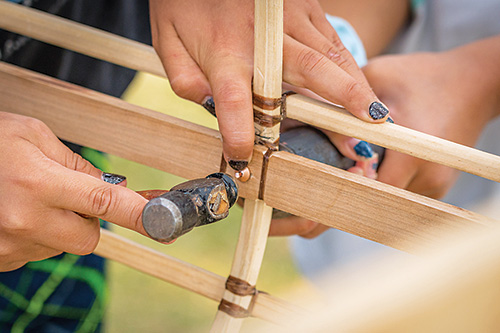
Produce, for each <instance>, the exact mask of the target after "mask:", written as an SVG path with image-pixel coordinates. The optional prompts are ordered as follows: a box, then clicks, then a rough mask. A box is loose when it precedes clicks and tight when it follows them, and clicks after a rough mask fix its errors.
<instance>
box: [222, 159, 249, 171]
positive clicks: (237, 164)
mask: <svg viewBox="0 0 500 333" xmlns="http://www.w3.org/2000/svg"><path fill="white" fill-rule="evenodd" d="M227 163H228V164H229V166H230V167H231V168H233V169H234V170H236V171H242V170H243V169H245V168H246V167H247V166H248V162H247V161H233V160H231V161H229V162H227Z"/></svg>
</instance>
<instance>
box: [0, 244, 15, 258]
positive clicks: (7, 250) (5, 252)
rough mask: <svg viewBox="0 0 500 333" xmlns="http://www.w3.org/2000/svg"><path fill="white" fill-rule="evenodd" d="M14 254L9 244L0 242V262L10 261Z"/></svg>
mask: <svg viewBox="0 0 500 333" xmlns="http://www.w3.org/2000/svg"><path fill="white" fill-rule="evenodd" d="M15 252H16V251H15V249H14V248H13V246H12V243H11V242H5V241H3V242H0V262H6V261H9V260H11V259H12V255H13V254H14V253H15Z"/></svg>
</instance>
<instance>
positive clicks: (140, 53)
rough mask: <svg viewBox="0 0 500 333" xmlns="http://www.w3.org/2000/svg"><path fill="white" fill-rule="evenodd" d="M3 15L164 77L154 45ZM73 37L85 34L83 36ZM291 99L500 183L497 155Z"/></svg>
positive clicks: (40, 34)
mask: <svg viewBox="0 0 500 333" xmlns="http://www.w3.org/2000/svg"><path fill="white" fill-rule="evenodd" d="M0 13H1V15H0V28H3V29H6V30H10V31H14V32H17V33H20V34H23V35H26V36H30V37H32V38H36V39H39V40H42V41H44V42H47V43H51V44H54V45H58V46H60V47H63V48H67V49H70V50H73V51H76V52H80V53H82V54H86V55H89V56H92V57H96V58H99V59H102V60H106V61H109V62H112V63H116V64H119V65H122V66H126V67H129V68H132V69H136V70H140V71H145V72H149V73H153V74H156V75H160V76H165V71H164V70H163V66H162V64H161V61H160V59H159V58H158V56H157V55H156V53H155V51H154V49H153V48H152V47H151V46H148V45H144V44H141V43H137V42H133V41H130V40H128V39H126V38H122V37H118V36H115V35H112V34H109V33H107V32H104V31H101V30H98V29H94V28H88V27H87V26H85V25H82V24H79V23H75V22H71V21H68V20H65V19H62V18H60V17H57V16H55V15H50V14H46V13H43V12H40V11H37V10H34V9H31V8H28V7H25V6H20V5H17V4H13V3H10V2H9V1H0ZM54 31H56V32H57V33H54ZM69 32H71V33H69ZM87 35H89V36H87ZM74 36H82V37H79V38H80V39H78V38H75V37H74ZM287 100H288V107H287V108H288V116H289V117H290V118H293V119H297V120H300V121H303V122H306V123H308V124H311V125H314V126H317V127H320V128H325V129H329V130H332V131H336V132H338V133H342V134H345V135H349V136H353V137H357V138H359V139H362V140H366V141H369V142H372V143H375V144H378V145H381V146H384V147H386V148H389V149H394V150H397V151H400V152H403V153H407V154H410V155H412V156H415V157H418V158H421V159H424V160H429V161H432V162H436V163H440V164H443V165H447V166H450V167H452V168H456V169H458V170H462V171H465V172H468V173H471V174H474V175H477V176H480V177H484V178H487V179H491V180H494V181H497V182H498V181H500V157H498V156H495V155H492V154H488V153H485V152H482V151H479V150H475V149H472V148H469V147H465V146H462V145H458V144H455V143H452V142H450V141H447V140H443V139H439V138H436V137H433V136H430V135H426V134H423V133H420V132H417V131H414V130H411V129H408V128H405V127H402V126H398V125H394V124H378V125H372V124H368V123H366V122H363V121H361V120H359V119H357V118H355V117H353V116H350V115H346V112H345V111H344V110H343V109H341V108H338V107H335V106H331V105H327V104H324V103H321V102H318V101H315V100H313V99H310V98H307V97H304V96H300V95H294V96H290V97H288V98H287Z"/></svg>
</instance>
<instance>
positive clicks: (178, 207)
mask: <svg viewBox="0 0 500 333" xmlns="http://www.w3.org/2000/svg"><path fill="white" fill-rule="evenodd" d="M237 198H238V186H237V185H236V182H235V181H234V180H233V179H232V178H231V176H229V175H226V174H223V173H214V174H211V175H209V176H207V177H206V178H201V179H195V180H190V181H187V182H185V183H182V184H179V185H177V186H174V187H173V188H172V189H171V190H170V192H167V193H165V194H163V195H161V196H159V197H157V198H154V199H152V200H150V201H149V202H148V203H147V204H146V206H145V207H144V210H143V211H142V224H143V226H144V229H145V230H146V232H147V233H148V234H149V235H150V236H151V237H152V238H154V239H156V240H158V241H160V242H170V241H172V240H174V239H176V238H178V237H179V236H181V235H183V234H185V233H186V232H188V231H190V230H191V229H193V228H194V227H197V226H200V225H205V224H209V223H213V222H216V221H220V220H222V219H223V218H225V217H227V215H228V214H229V208H231V207H232V206H233V205H234V203H235V202H236V200H237Z"/></svg>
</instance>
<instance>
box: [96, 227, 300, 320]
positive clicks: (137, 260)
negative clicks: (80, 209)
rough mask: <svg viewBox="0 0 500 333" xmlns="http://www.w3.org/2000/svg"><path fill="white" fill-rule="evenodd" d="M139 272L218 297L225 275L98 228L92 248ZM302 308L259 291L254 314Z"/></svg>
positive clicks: (269, 316)
mask: <svg viewBox="0 0 500 333" xmlns="http://www.w3.org/2000/svg"><path fill="white" fill-rule="evenodd" d="M94 253H95V254H97V255H100V256H102V257H105V258H108V259H111V260H115V261H117V262H119V263H122V264H124V265H126V266H129V267H131V268H133V269H136V270H138V271H140V272H143V273H146V274H149V275H151V276H154V277H156V278H159V279H161V280H164V281H166V282H169V283H172V284H174V285H176V286H179V287H181V288H184V289H187V290H190V291H192V292H195V293H197V294H199V295H202V296H204V297H207V298H209V299H212V300H214V301H220V300H221V298H222V294H223V293H224V285H225V282H226V279H225V278H224V277H222V276H220V275H217V274H215V273H212V272H209V271H207V270H204V269H202V268H199V267H197V266H194V265H191V264H189V263H186V262H184V261H181V260H179V259H176V258H174V257H171V256H169V255H166V254H163V253H161V252H158V251H155V250H153V249H151V248H149V247H146V246H143V245H140V244H137V243H135V242H132V241H130V240H128V239H127V238H125V237H122V236H119V235H117V234H115V233H113V232H111V231H109V230H104V229H101V240H100V242H99V244H98V246H97V248H96V249H95V251H94ZM301 312H302V310H300V309H299V308H298V307H296V306H294V305H291V304H289V303H287V302H285V301H283V300H281V299H278V298H276V297H273V296H271V295H268V294H262V293H261V294H259V297H258V298H257V299H256V300H255V304H254V308H253V316H254V317H256V318H261V319H264V320H267V321H270V322H273V323H283V318H285V316H289V315H292V314H295V315H299V314H300V313H301Z"/></svg>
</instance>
